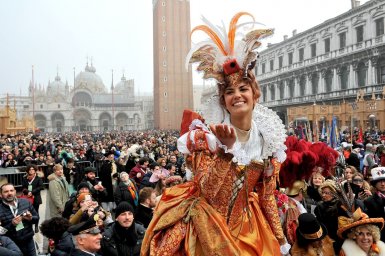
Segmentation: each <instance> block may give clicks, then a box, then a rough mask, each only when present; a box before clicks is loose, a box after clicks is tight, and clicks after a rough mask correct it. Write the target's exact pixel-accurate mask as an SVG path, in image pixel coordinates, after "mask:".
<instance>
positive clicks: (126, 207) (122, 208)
mask: <svg viewBox="0 0 385 256" xmlns="http://www.w3.org/2000/svg"><path fill="white" fill-rule="evenodd" d="M124 212H132V213H135V211H134V207H132V205H131V204H130V203H128V202H125V201H123V202H120V204H119V205H118V206H117V207H116V209H115V216H116V217H118V216H119V215H120V214H122V213H124Z"/></svg>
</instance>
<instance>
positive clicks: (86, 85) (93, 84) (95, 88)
mask: <svg viewBox="0 0 385 256" xmlns="http://www.w3.org/2000/svg"><path fill="white" fill-rule="evenodd" d="M95 72H96V69H95V67H94V66H93V65H92V64H91V66H89V65H88V63H87V65H86V67H85V69H84V71H82V72H80V73H79V74H78V75H77V76H76V78H75V90H77V89H88V90H89V91H91V92H93V93H104V92H106V88H105V86H104V84H103V80H102V79H101V78H100V76H98V75H97V74H96V73H95Z"/></svg>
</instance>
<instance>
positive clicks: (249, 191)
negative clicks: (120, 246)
mask: <svg viewBox="0 0 385 256" xmlns="http://www.w3.org/2000/svg"><path fill="white" fill-rule="evenodd" d="M204 136H205V135H204V132H203V131H196V133H195V143H194V149H192V148H191V150H190V151H191V152H192V154H191V155H190V156H189V158H188V159H187V160H186V161H187V163H189V165H190V166H191V168H192V171H193V173H194V179H193V181H190V182H187V183H184V184H180V185H177V186H174V187H171V188H168V189H166V191H165V192H164V193H163V195H162V198H161V201H160V202H159V204H158V206H157V207H156V209H155V212H154V216H153V219H152V221H151V223H150V225H149V226H148V229H147V231H146V235H145V238H144V240H143V243H142V250H141V255H161V256H167V255H173V256H177V255H189V256H195V255H197V256H198V255H242V256H247V255H250V256H251V255H253V256H256V255H263V256H268V255H280V254H281V253H280V244H281V245H282V244H285V242H286V239H285V237H284V234H283V231H282V227H281V223H280V219H279V216H278V209H277V204H276V201H275V198H274V189H275V188H276V178H277V176H278V172H279V167H280V164H279V163H278V162H277V161H275V160H274V159H272V160H271V161H269V162H270V163H271V164H272V165H273V167H274V171H273V173H272V175H270V176H266V175H265V172H264V169H265V164H264V163H263V162H255V161H252V162H250V164H249V165H247V166H239V165H237V164H236V163H234V162H233V161H232V158H233V155H232V154H228V153H227V154H226V153H225V152H224V151H223V150H222V149H218V151H217V152H216V153H211V152H210V151H209V150H208V149H207V141H205V139H204ZM190 147H191V145H190ZM265 163H266V161H265Z"/></svg>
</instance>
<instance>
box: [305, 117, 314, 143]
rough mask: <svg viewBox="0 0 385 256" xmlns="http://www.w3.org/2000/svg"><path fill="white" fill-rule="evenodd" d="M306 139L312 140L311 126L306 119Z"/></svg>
mask: <svg viewBox="0 0 385 256" xmlns="http://www.w3.org/2000/svg"><path fill="white" fill-rule="evenodd" d="M306 128H307V129H306V134H307V141H310V142H313V133H312V132H311V126H310V122H309V120H307V126H306Z"/></svg>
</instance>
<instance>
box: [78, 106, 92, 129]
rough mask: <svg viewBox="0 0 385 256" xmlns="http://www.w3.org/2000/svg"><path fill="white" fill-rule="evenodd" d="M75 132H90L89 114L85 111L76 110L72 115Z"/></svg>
mask: <svg viewBox="0 0 385 256" xmlns="http://www.w3.org/2000/svg"><path fill="white" fill-rule="evenodd" d="M73 117H74V122H75V127H74V130H76V131H91V130H92V127H91V112H89V111H88V110H86V109H77V110H75V111H74V114H73Z"/></svg>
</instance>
